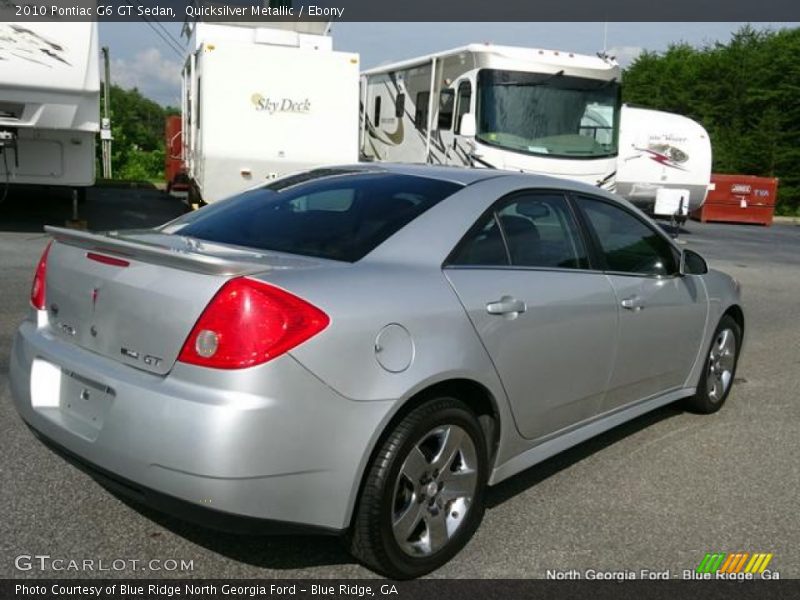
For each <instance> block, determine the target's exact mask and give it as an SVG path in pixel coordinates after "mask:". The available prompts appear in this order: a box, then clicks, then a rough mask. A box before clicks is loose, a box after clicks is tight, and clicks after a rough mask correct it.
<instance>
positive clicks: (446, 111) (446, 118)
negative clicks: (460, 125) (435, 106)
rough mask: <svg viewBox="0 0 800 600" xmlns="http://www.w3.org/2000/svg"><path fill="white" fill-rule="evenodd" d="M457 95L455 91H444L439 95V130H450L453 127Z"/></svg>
mask: <svg viewBox="0 0 800 600" xmlns="http://www.w3.org/2000/svg"><path fill="white" fill-rule="evenodd" d="M455 98H456V93H455V92H454V91H453V90H442V91H441V92H440V93H439V122H438V127H437V129H444V130H449V129H450V127H451V126H452V125H453V104H454V102H455Z"/></svg>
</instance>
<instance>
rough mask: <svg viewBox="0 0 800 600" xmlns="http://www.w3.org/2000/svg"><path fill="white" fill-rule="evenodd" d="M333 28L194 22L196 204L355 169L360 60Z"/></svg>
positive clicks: (190, 72)
mask: <svg viewBox="0 0 800 600" xmlns="http://www.w3.org/2000/svg"><path fill="white" fill-rule="evenodd" d="M327 29H328V26H327V24H326V23H320V22H287V23H279V22H275V23H270V24H269V25H268V26H264V24H263V23H258V24H256V23H229V24H224V23H206V22H202V21H199V22H196V23H194V24H193V27H192V31H191V33H190V44H189V48H190V53H189V56H188V57H187V60H186V64H185V67H184V70H183V106H182V114H183V123H182V130H183V144H184V152H183V158H184V162H185V165H186V170H187V174H188V176H189V179H190V182H191V188H190V202H191V203H196V202H206V203H210V202H215V201H217V200H220V199H222V198H225V197H226V196H230V195H233V194H235V193H237V192H240V191H242V190H245V189H247V188H250V187H253V186H255V185H258V184H260V183H263V182H264V181H266V180H270V179H274V178H276V177H279V176H281V175H284V174H286V173H290V172H294V171H298V170H302V169H306V168H310V167H315V166H322V165H326V164H336V163H339V164H341V163H354V162H357V161H358V77H359V76H358V55H357V54H353V53H348V52H337V51H334V50H333V44H332V39H331V37H330V36H329V35H327Z"/></svg>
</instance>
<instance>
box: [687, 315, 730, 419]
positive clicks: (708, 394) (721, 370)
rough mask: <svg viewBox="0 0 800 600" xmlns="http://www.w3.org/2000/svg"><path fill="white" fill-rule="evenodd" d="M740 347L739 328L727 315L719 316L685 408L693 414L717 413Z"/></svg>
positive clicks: (727, 392) (727, 389) (727, 387)
mask: <svg viewBox="0 0 800 600" xmlns="http://www.w3.org/2000/svg"><path fill="white" fill-rule="evenodd" d="M741 347H742V328H741V327H740V326H739V324H738V323H737V322H736V321H735V320H734V319H733V318H732V317H731V316H730V315H724V316H723V317H722V319H720V321H719V324H718V325H717V328H716V330H715V331H714V336H713V337H712V338H711V346H710V347H709V349H708V352H707V353H706V357H705V362H704V363H703V373H702V374H701V375H700V381H699V382H698V384H697V391H696V393H695V395H694V396H692V397H691V398H689V399H688V400H687V401H686V407H687V408H688V409H689V410H691V411H693V412H697V413H701V414H706V415H708V414H711V413H715V412H717V411H718V410H719V409H720V408H722V405H723V404H725V400H726V399H727V398H728V394H730V392H731V388H732V387H733V382H734V379H735V377H736V366H737V364H738V362H739V350H740V349H741Z"/></svg>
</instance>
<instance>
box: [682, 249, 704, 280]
mask: <svg viewBox="0 0 800 600" xmlns="http://www.w3.org/2000/svg"><path fill="white" fill-rule="evenodd" d="M679 272H680V274H681V275H705V274H706V273H708V263H706V259H704V258H703V257H702V256H700V255H699V254H698V253H697V252H695V251H694V250H686V249H684V250H683V251H682V252H681V264H680V270H679Z"/></svg>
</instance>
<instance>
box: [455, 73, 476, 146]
mask: <svg viewBox="0 0 800 600" xmlns="http://www.w3.org/2000/svg"><path fill="white" fill-rule="evenodd" d="M470 102H472V85H470V82H469V81H462V82H461V83H460V84H459V85H458V102H457V103H456V129H455V132H456V134H459V133H461V117H463V116H464V115H465V114H467V113H468V112H469V105H470Z"/></svg>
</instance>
